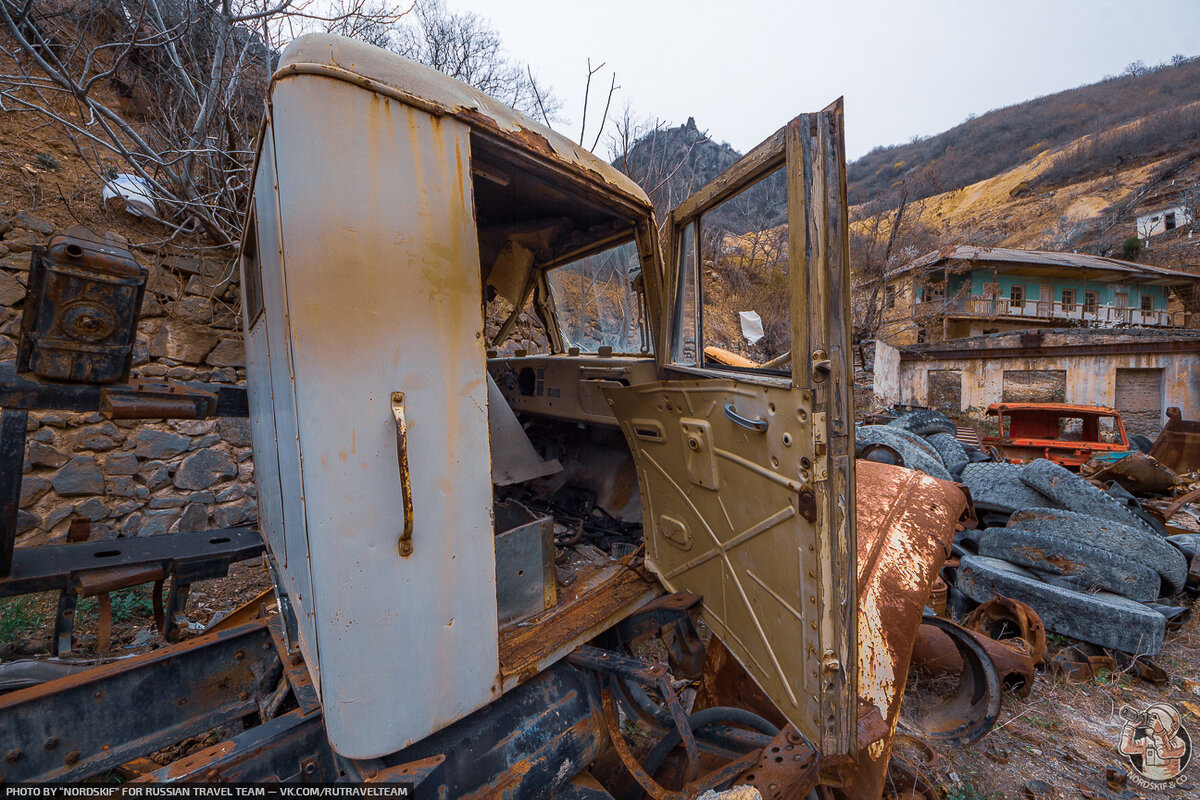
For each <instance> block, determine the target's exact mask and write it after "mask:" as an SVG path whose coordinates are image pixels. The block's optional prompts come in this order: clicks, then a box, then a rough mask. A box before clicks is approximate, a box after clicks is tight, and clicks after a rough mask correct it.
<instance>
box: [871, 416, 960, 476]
mask: <svg viewBox="0 0 1200 800" xmlns="http://www.w3.org/2000/svg"><path fill="white" fill-rule="evenodd" d="M914 440H916V441H914ZM918 442H919V444H918ZM872 444H885V445H887V446H888V447H891V448H892V449H893V450H895V451H897V452H898V453H900V455H901V457H902V458H903V459H904V465H905V466H906V467H908V468H909V469H915V470H919V471H921V472H924V473H925V474H926V475H929V476H930V477H932V478H941V479H942V480H944V481H951V480H954V478H952V477H951V476H950V473H949V472H947V471H946V468H945V467H944V466H943V465H942V461H941V458H940V457H939V456H938V454H937V450H935V449H934V448H933V445H931V444H930V443H929V442H927V441H925V440H924V439H922V438H921V437H920V436H916V435H915V434H912V433H910V432H908V431H905V430H901V429H899V428H892V427H890V426H887V425H864V426H862V427H861V428H856V429H855V431H854V447H855V450H859V449H862V448H864V447H866V446H868V445H872Z"/></svg>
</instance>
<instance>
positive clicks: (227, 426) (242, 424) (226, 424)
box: [217, 417, 252, 447]
mask: <svg viewBox="0 0 1200 800" xmlns="http://www.w3.org/2000/svg"><path fill="white" fill-rule="evenodd" d="M217 431H218V432H219V433H220V434H221V438H222V439H224V440H225V441H226V442H228V443H229V444H231V445H233V446H234V447H250V446H251V444H252V442H251V439H250V420H248V419H243V418H241V417H222V418H221V419H219V420H217Z"/></svg>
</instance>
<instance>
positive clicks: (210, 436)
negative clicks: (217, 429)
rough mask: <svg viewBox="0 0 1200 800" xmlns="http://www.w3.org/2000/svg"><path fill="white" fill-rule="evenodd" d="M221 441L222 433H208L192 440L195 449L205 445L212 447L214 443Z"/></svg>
mask: <svg viewBox="0 0 1200 800" xmlns="http://www.w3.org/2000/svg"><path fill="white" fill-rule="evenodd" d="M220 443H221V434H219V433H206V434H204V435H203V436H201V437H199V438H197V439H196V440H194V441H193V442H192V449H193V450H200V449H203V448H205V447H212V446H213V445H214V444H220Z"/></svg>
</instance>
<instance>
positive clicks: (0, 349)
mask: <svg viewBox="0 0 1200 800" xmlns="http://www.w3.org/2000/svg"><path fill="white" fill-rule="evenodd" d="M16 357H17V343H16V342H15V341H13V340H12V339H11V338H10V337H8V336H0V361H11V360H12V359H14V358H16Z"/></svg>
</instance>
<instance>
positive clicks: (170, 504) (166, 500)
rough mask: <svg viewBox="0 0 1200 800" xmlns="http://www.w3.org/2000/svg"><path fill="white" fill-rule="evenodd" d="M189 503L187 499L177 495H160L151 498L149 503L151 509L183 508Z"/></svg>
mask: <svg viewBox="0 0 1200 800" xmlns="http://www.w3.org/2000/svg"><path fill="white" fill-rule="evenodd" d="M186 502H187V498H186V497H183V496H182V495H177V494H166V495H159V496H158V497H151V498H150V502H149V504H148V505H149V507H150V508H156V509H157V508H183V506H184V504H185V503H186Z"/></svg>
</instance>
